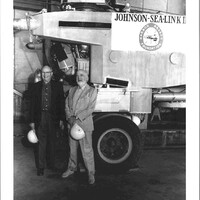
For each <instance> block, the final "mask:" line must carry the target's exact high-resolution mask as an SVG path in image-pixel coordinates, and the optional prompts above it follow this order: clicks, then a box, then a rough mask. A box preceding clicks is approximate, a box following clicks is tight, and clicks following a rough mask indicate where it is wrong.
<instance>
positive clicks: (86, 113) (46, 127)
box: [30, 66, 97, 184]
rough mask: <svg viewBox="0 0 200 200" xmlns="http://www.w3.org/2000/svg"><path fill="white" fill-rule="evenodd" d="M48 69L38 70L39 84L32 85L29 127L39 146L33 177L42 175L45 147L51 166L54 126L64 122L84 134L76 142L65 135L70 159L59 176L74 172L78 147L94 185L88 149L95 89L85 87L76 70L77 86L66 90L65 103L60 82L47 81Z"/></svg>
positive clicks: (82, 74)
mask: <svg viewBox="0 0 200 200" xmlns="http://www.w3.org/2000/svg"><path fill="white" fill-rule="evenodd" d="M51 77H52V70H51V68H50V67H49V66H44V67H43V68H42V78H43V81H41V82H38V83H36V84H35V85H34V90H33V98H32V103H31V124H30V125H31V127H32V129H33V130H36V133H37V136H38V139H39V144H38V150H39V153H38V155H39V159H38V160H39V165H38V166H37V169H38V171H37V174H38V175H43V173H44V167H45V156H46V144H47V141H48V143H49V144H50V147H51V148H50V149H51V150H50V163H51V164H52V165H54V164H55V163H54V159H55V127H56V126H55V124H56V123H59V125H60V127H62V126H63V121H64V120H65V113H64V111H65V112H66V120H67V122H68V124H69V129H71V128H72V127H73V125H74V124H75V123H76V124H78V125H79V126H80V127H81V128H82V129H83V131H84V132H85V137H84V138H83V139H81V140H79V141H77V140H74V139H73V138H72V137H70V135H69V147H70V156H69V162H68V169H67V171H65V172H64V173H63V174H62V177H63V178H67V177H69V176H70V175H72V174H73V173H74V172H75V171H76V170H77V165H78V163H77V150H78V145H80V148H81V153H82V157H83V160H84V163H85V166H86V169H87V171H88V182H89V184H94V183H95V176H94V175H95V165H94V152H93V148H92V131H93V130H94V125H93V119H92V113H93V111H94V108H95V103H96V98H97V90H96V89H95V88H94V87H91V86H89V85H88V84H87V82H88V74H87V72H86V71H84V70H78V72H77V75H76V82H77V86H75V87H72V88H71V89H70V90H69V95H68V97H67V99H66V102H65V109H64V94H63V88H62V85H61V83H59V82H57V83H56V82H54V81H53V80H51Z"/></svg>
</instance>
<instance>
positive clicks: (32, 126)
mask: <svg viewBox="0 0 200 200" xmlns="http://www.w3.org/2000/svg"><path fill="white" fill-rule="evenodd" d="M29 125H30V127H31V129H32V130H33V131H35V123H30V124H29Z"/></svg>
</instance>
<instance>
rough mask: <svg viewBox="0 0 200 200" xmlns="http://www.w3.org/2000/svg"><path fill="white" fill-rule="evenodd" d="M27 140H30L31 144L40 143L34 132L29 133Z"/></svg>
mask: <svg viewBox="0 0 200 200" xmlns="http://www.w3.org/2000/svg"><path fill="white" fill-rule="evenodd" d="M27 138H28V141H29V142H31V143H37V142H38V138H37V136H36V134H35V131H34V130H30V131H29V132H28V134H27Z"/></svg>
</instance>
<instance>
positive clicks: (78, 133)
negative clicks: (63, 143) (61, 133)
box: [70, 123, 85, 140]
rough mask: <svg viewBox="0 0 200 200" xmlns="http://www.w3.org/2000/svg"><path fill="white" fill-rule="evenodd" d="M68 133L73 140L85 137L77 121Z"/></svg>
mask: <svg viewBox="0 0 200 200" xmlns="http://www.w3.org/2000/svg"><path fill="white" fill-rule="evenodd" d="M70 134H71V136H72V138H74V139H75V140H80V139H83V138H84V137H85V132H84V131H83V129H82V128H81V127H80V126H79V125H78V124H77V123H75V124H74V125H73V126H72V128H71V131H70Z"/></svg>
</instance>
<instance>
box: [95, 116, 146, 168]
mask: <svg viewBox="0 0 200 200" xmlns="http://www.w3.org/2000/svg"><path fill="white" fill-rule="evenodd" d="M142 141H143V139H142V135H141V133H140V130H139V128H138V127H137V126H136V125H135V124H134V123H133V122H132V121H131V120H129V119H127V118H124V117H120V116H117V117H116V116H115V117H108V118H105V119H102V120H100V121H97V122H96V123H95V130H94V134H93V145H94V152H95V164H96V169H97V171H102V170H103V171H105V170H106V171H108V172H122V171H127V170H128V169H130V168H133V167H135V166H136V165H137V162H138V160H139V158H140V155H141V152H142V144H143V142H142Z"/></svg>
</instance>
